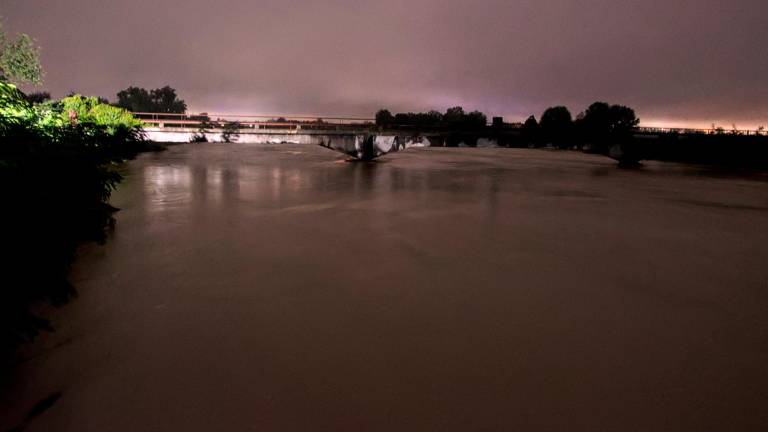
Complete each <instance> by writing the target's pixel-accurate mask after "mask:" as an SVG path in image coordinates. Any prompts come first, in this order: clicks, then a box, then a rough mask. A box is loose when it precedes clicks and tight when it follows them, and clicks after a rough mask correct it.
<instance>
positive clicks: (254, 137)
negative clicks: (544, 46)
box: [134, 113, 768, 160]
mask: <svg viewBox="0 0 768 432" xmlns="http://www.w3.org/2000/svg"><path fill="white" fill-rule="evenodd" d="M134 115H135V116H136V117H137V118H138V119H140V120H141V122H142V123H143V124H144V130H145V131H146V134H147V136H148V138H149V139H151V140H153V141H157V142H179V143H182V142H190V141H191V140H193V139H194V138H198V139H201V140H205V141H226V140H227V139H226V137H227V136H232V135H236V136H237V141H238V142H245V143H275V144H278V143H296V144H314V145H320V146H323V147H327V148H330V149H333V150H336V151H339V152H341V153H344V154H347V155H350V156H353V157H356V158H358V159H373V158H376V157H378V156H381V155H383V154H386V153H389V152H393V151H398V150H401V149H404V148H408V147H411V146H438V147H443V146H448V147H454V146H462V145H465V146H472V147H497V146H516V147H519V146H521V144H523V145H525V143H524V142H522V141H523V137H522V125H521V124H519V123H513V124H509V123H502V124H498V123H496V124H489V125H486V126H485V127H482V128H477V129H474V130H470V131H455V130H450V129H449V128H446V127H445V126H435V127H433V128H429V127H424V126H419V127H415V126H408V125H402V126H398V125H392V126H389V127H387V128H386V129H384V128H381V127H379V126H377V125H376V123H375V121H374V119H372V118H364V117H318V116H267V115H231V114H226V115H216V114H206V113H201V114H165V113H134ZM634 133H635V136H636V137H637V138H643V139H642V140H641V141H643V144H642V146H643V147H645V148H650V147H652V146H653V145H654V144H652V143H658V142H667V141H669V139H673V140H674V139H677V138H684V139H685V140H686V141H689V142H692V141H700V140H702V139H707V140H710V141H711V140H712V139H715V140H717V139H720V138H719V137H718V136H721V135H722V136H734V138H738V139H744V138H746V139H753V140H758V141H760V142H764V140H765V139H766V138H768V134H766V132H765V131H764V130H763V129H759V130H736V129H733V130H725V129H722V128H708V129H694V128H668V127H656V126H646V125H643V126H640V127H637V128H635V132H634ZM750 136H751V137H752V138H749V137H750ZM729 139H730V138H729ZM623 146H624V144H622V143H619V144H616V145H614V146H613V147H616V148H615V149H614V148H613V147H612V149H611V152H610V153H609V154H608V156H610V157H613V158H615V159H619V160H623V159H626V158H627V157H626V156H623V155H626V154H629V153H627V152H625V151H624V150H623ZM614 150H615V151H614ZM686 151H687V152H689V153H690V151H689V150H686Z"/></svg>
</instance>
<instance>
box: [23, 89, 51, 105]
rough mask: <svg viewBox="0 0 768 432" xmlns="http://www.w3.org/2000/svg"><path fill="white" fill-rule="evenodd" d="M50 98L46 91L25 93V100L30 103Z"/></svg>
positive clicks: (37, 102) (45, 100)
mask: <svg viewBox="0 0 768 432" xmlns="http://www.w3.org/2000/svg"><path fill="white" fill-rule="evenodd" d="M49 100H51V94H50V93H48V92H47V91H41V92H32V93H27V101H28V102H29V103H31V104H41V103H45V102H47V101H49Z"/></svg>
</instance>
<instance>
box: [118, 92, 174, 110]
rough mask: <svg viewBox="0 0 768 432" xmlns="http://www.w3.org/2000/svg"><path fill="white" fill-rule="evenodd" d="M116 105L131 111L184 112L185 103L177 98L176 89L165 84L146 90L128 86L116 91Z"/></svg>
mask: <svg viewBox="0 0 768 432" xmlns="http://www.w3.org/2000/svg"><path fill="white" fill-rule="evenodd" d="M117 106H118V107H120V108H123V109H126V110H128V111H132V112H151V113H170V114H184V113H186V112H187V103H186V102H184V101H183V100H181V99H179V98H178V96H177V95H176V90H175V89H173V88H171V87H169V86H165V87H162V88H158V89H154V90H147V89H144V88H140V87H133V86H132V87H128V88H127V89H125V90H122V91H120V92H118V93H117Z"/></svg>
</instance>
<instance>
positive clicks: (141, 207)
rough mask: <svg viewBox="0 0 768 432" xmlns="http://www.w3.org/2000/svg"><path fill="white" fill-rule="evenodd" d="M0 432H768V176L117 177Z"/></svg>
mask: <svg viewBox="0 0 768 432" xmlns="http://www.w3.org/2000/svg"><path fill="white" fill-rule="evenodd" d="M125 169H126V179H125V181H124V182H123V183H122V184H121V185H120V186H119V188H118V190H117V191H116V192H115V194H114V196H113V199H112V204H113V205H115V206H117V207H120V208H121V209H122V211H121V212H119V213H118V214H117V225H116V228H115V231H114V233H113V234H112V235H111V237H110V239H109V240H108V242H107V243H106V244H105V245H103V246H97V245H91V246H88V247H85V248H83V251H82V253H81V256H80V257H79V259H78V260H77V262H76V263H75V265H74V268H73V281H74V283H75V285H76V286H77V288H78V290H79V293H80V295H79V298H78V299H77V300H75V301H74V302H72V303H71V304H69V305H67V306H66V307H64V308H62V309H59V310H57V311H55V312H54V313H53V314H52V317H53V320H54V325H55V326H56V327H57V332H56V333H54V334H51V335H46V336H44V337H43V338H41V339H40V340H39V341H38V343H37V344H36V345H35V346H34V347H32V348H30V349H29V351H30V353H29V359H28V360H27V361H25V362H24V363H22V364H20V365H19V366H18V367H17V370H15V371H14V373H13V376H11V377H10V378H9V379H7V380H6V381H7V383H6V389H5V390H4V391H3V394H2V401H1V402H2V406H1V407H0V410H1V411H0V419H1V420H2V422H1V423H0V430H5V429H8V428H11V427H13V426H15V425H17V424H20V423H21V422H22V421H23V419H24V416H25V415H26V414H27V412H28V411H29V410H30V409H31V407H32V406H33V405H34V404H35V403H37V402H38V401H40V400H43V399H45V398H49V397H51V398H52V399H51V400H50V401H49V403H48V405H50V408H48V409H47V410H44V412H42V414H40V415H39V416H37V417H36V418H33V419H31V420H30V421H29V423H28V425H27V430H30V431H54V430H55V431H211V430H228V431H241V430H253V431H432V430H434V431H510V430H521V431H539V430H542V431H544V430H546V431H559V430H563V431H565V430H569V431H596V430H605V431H707V430H739V431H747V430H765V429H766V428H768V177H766V176H765V175H762V176H761V175H753V176H751V177H744V176H736V175H725V174H723V173H718V172H709V171H704V170H701V169H697V168H696V167H692V166H685V165H678V164H666V163H658V162H649V163H647V164H645V166H644V167H643V168H641V169H636V170H622V169H619V168H617V167H616V165H615V163H614V162H613V161H611V160H609V159H607V158H604V157H601V156H593V155H584V154H580V153H575V152H552V151H543V150H516V149H437V148H433V149H410V150H408V151H405V152H402V153H398V154H393V155H389V156H387V157H385V158H383V159H381V160H380V161H379V162H376V163H354V162H345V161H344V160H343V158H342V157H340V156H339V155H337V154H336V153H333V152H331V151H329V150H326V149H322V148H320V147H314V146H301V145H256V144H232V145H226V144H200V145H180V146H175V147H171V148H170V149H169V150H168V151H167V152H164V153H158V154H145V155H142V156H141V157H139V158H138V159H137V160H135V161H132V162H130V163H129V164H127V166H126V168H125Z"/></svg>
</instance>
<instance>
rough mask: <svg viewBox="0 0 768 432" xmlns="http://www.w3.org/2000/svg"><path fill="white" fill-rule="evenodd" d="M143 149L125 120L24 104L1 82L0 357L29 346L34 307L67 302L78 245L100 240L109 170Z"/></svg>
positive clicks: (117, 114) (106, 109) (84, 109)
mask: <svg viewBox="0 0 768 432" xmlns="http://www.w3.org/2000/svg"><path fill="white" fill-rule="evenodd" d="M146 148H147V145H146V141H145V140H144V138H143V132H142V130H141V128H140V127H139V123H138V121H136V120H135V119H134V118H133V117H132V116H131V115H130V113H128V112H127V111H125V110H122V109H119V108H115V107H111V106H109V105H105V104H103V103H100V102H99V101H98V100H96V99H95V98H86V97H82V96H73V97H68V98H66V99H64V100H62V101H60V102H57V103H51V102H47V103H44V104H39V105H32V104H31V103H29V101H28V100H27V98H26V97H25V95H24V94H23V93H22V92H21V91H19V90H18V89H17V88H16V87H15V86H14V85H12V84H9V83H6V82H2V81H0V196H2V199H3V208H4V209H3V211H2V212H0V236H2V238H3V242H2V249H3V251H2V252H3V254H2V255H3V257H4V258H3V259H2V260H1V261H0V277H2V287H3V288H2V291H0V293H1V294H2V299H0V350H10V349H12V348H13V347H15V346H16V345H17V344H18V343H19V342H22V341H25V340H30V339H32V338H33V337H34V336H35V335H36V334H37V333H38V332H39V331H40V330H41V329H45V328H48V323H47V322H46V321H45V320H43V319H40V318H38V317H36V316H35V315H33V314H32V313H31V312H30V311H29V306H30V305H31V304H33V303H35V302H39V301H48V302H50V303H52V304H60V303H63V302H66V301H67V300H68V299H69V297H70V296H71V295H73V293H74V290H73V288H72V286H71V285H70V284H69V283H68V281H67V270H68V266H69V263H70V261H71V259H72V257H73V255H74V252H75V248H76V246H77V245H78V244H79V243H80V242H82V241H100V240H103V239H104V236H105V232H106V229H107V228H108V227H109V226H111V224H112V212H113V211H114V209H113V208H112V207H110V206H109V204H107V201H108V199H109V197H110V195H111V193H112V191H113V190H114V188H115V186H116V185H117V183H118V182H119V181H120V180H121V178H122V177H121V176H120V174H119V173H118V171H117V169H116V168H117V164H118V163H119V162H122V161H123V160H125V159H127V158H130V157H133V156H134V155H135V154H136V153H137V152H139V151H142V150H145V149H146Z"/></svg>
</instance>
